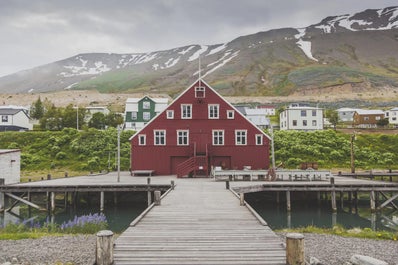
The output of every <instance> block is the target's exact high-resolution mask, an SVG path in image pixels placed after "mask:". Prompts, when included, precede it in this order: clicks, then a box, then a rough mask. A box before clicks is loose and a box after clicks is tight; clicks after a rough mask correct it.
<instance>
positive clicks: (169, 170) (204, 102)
mask: <svg viewBox="0 0 398 265" xmlns="http://www.w3.org/2000/svg"><path fill="white" fill-rule="evenodd" d="M198 82H199V81H198ZM198 82H196V83H195V84H194V85H192V86H191V87H190V88H189V89H187V90H186V91H185V92H184V93H183V94H182V95H180V97H178V98H177V99H176V100H175V101H174V102H173V103H171V104H170V105H169V106H168V108H167V109H166V110H165V111H164V112H162V113H161V114H160V115H159V116H157V117H156V118H155V119H154V120H152V121H151V122H150V123H149V124H148V125H147V126H146V127H145V128H143V129H142V130H141V131H140V132H139V133H137V134H136V135H134V137H133V138H132V139H131V169H132V170H140V169H141V170H144V169H152V170H155V174H157V175H170V174H176V172H175V170H176V166H177V164H178V163H180V162H182V161H184V160H186V159H188V158H189V157H191V156H193V153H194V151H193V150H194V149H193V143H194V142H195V143H196V146H197V153H198V152H201V151H203V152H205V151H206V147H207V150H208V154H209V160H210V163H211V165H213V166H221V165H223V166H225V167H228V168H238V169H241V168H243V166H251V167H252V168H253V169H259V168H268V167H269V138H268V137H267V136H266V135H265V134H263V133H262V131H261V130H260V129H258V128H257V127H256V126H254V125H253V124H252V123H250V122H249V121H248V120H247V119H246V118H245V117H244V116H242V115H241V114H240V113H239V112H238V111H237V110H236V109H234V108H233V107H232V106H231V105H230V104H228V103H227V102H226V101H225V100H224V99H223V98H222V97H221V96H220V95H219V94H217V93H216V92H215V91H214V90H213V89H212V88H210V87H209V86H208V85H207V84H206V83H204V82H203V81H201V85H202V86H204V87H205V97H204V98H195V86H197V85H198ZM181 104H192V119H181ZM209 104H219V118H218V119H209V118H208V105H209ZM167 110H173V111H174V119H167V117H166V113H167ZM228 110H233V111H234V119H228V118H227V111H228ZM154 130H166V145H165V146H155V145H154ZM177 130H189V146H178V145H177ZM212 130H224V145H223V146H215V145H212ZM235 130H247V144H246V145H241V146H240V145H238V146H237V145H235ZM143 134H144V135H146V145H144V146H140V145H138V138H139V137H138V135H143ZM258 134H261V135H262V138H263V144H262V145H256V135H258ZM200 149H202V150H200Z"/></svg>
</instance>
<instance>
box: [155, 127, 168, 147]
mask: <svg viewBox="0 0 398 265" xmlns="http://www.w3.org/2000/svg"><path fill="white" fill-rule="evenodd" d="M158 132H159V133H163V140H164V143H163V144H162V143H159V144H157V143H156V133H158ZM160 136H162V135H159V137H160ZM160 139H162V138H160ZM153 145H156V146H159V145H161V146H164V145H166V130H153Z"/></svg>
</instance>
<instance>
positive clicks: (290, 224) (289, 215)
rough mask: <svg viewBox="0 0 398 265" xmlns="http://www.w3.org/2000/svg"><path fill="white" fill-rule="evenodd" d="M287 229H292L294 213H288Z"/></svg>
mask: <svg viewBox="0 0 398 265" xmlns="http://www.w3.org/2000/svg"><path fill="white" fill-rule="evenodd" d="M286 217H287V221H286V223H287V228H289V229H290V228H292V213H291V212H287V216H286Z"/></svg>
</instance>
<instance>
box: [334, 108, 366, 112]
mask: <svg viewBox="0 0 398 265" xmlns="http://www.w3.org/2000/svg"><path fill="white" fill-rule="evenodd" d="M357 110H361V109H354V108H339V109H337V112H348V111H352V112H354V111H357Z"/></svg>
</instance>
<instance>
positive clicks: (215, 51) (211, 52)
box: [207, 43, 227, 55]
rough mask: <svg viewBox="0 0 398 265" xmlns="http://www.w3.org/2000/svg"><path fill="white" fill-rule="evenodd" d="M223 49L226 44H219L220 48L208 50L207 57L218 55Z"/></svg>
mask: <svg viewBox="0 0 398 265" xmlns="http://www.w3.org/2000/svg"><path fill="white" fill-rule="evenodd" d="M225 48H227V44H226V43H224V44H221V45H220V46H218V47H216V48H214V49H212V50H210V51H209V53H208V54H207V55H212V54H215V53H218V52H220V51H222V50H224V49H225Z"/></svg>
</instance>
